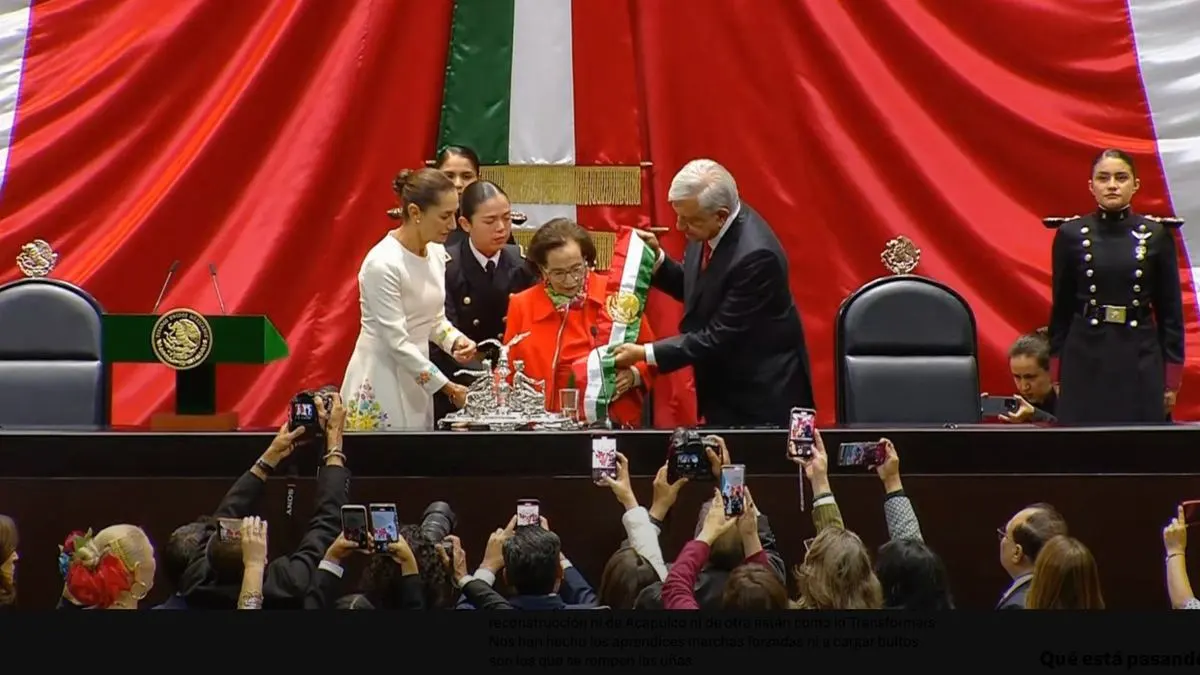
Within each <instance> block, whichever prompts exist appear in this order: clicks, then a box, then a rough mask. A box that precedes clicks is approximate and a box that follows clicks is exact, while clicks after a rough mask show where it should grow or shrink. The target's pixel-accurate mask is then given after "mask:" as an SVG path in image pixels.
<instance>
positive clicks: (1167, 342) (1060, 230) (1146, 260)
mask: <svg viewBox="0 0 1200 675" xmlns="http://www.w3.org/2000/svg"><path fill="white" fill-rule="evenodd" d="M1138 187H1139V182H1138V177H1137V169H1136V168H1135V167H1134V163H1133V158H1132V157H1130V156H1129V154H1128V153H1126V152H1124V151H1122V150H1115V149H1108V150H1104V151H1103V152H1101V153H1100V155H1099V156H1097V157H1096V159H1095V160H1094V161H1093V162H1092V169H1091V177H1090V179H1089V181H1088V188H1089V189H1090V190H1091V193H1092V197H1093V198H1095V200H1096V204H1097V208H1096V210H1095V211H1094V212H1092V213H1089V214H1087V215H1085V216H1075V217H1072V218H1048V219H1046V224H1047V226H1049V227H1055V228H1057V231H1056V232H1055V233H1054V245H1053V250H1052V261H1053V265H1052V266H1053V282H1052V283H1053V297H1052V300H1051V310H1050V324H1049V339H1050V359H1051V361H1050V373H1051V378H1052V379H1053V380H1054V381H1055V382H1057V383H1058V385H1059V393H1058V396H1059V400H1058V410H1057V416H1058V420H1059V422H1060V423H1063V424H1106V423H1117V424H1121V423H1125V424H1130V423H1154V422H1164V421H1167V420H1168V419H1169V416H1170V414H1171V412H1172V410H1173V409H1174V407H1175V400H1176V397H1177V396H1178V394H1179V387H1180V385H1181V383H1182V379H1183V363H1184V361H1183V357H1184V346H1183V345H1184V339H1183V293H1182V288H1181V286H1180V281H1179V259H1178V257H1177V256H1178V253H1177V248H1178V247H1177V245H1176V242H1175V236H1176V235H1175V230H1176V229H1178V227H1179V226H1180V225H1182V223H1183V221H1181V220H1178V219H1173V218H1154V217H1151V216H1146V215H1142V214H1138V213H1135V212H1134V211H1133V210H1132V208H1131V206H1130V202H1131V200H1132V199H1133V195H1134V194H1135V193H1136V192H1137V190H1138Z"/></svg>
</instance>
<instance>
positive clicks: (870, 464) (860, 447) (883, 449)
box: [838, 441, 888, 469]
mask: <svg viewBox="0 0 1200 675" xmlns="http://www.w3.org/2000/svg"><path fill="white" fill-rule="evenodd" d="M887 456H888V454H887V443H886V442H884V441H855V442H852V443H842V444H841V445H840V446H838V466H862V467H866V468H868V469H874V468H875V467H877V466H882V465H883V463H884V462H886V461H887Z"/></svg>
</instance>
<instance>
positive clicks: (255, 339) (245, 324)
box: [104, 314, 288, 415]
mask: <svg viewBox="0 0 1200 675" xmlns="http://www.w3.org/2000/svg"><path fill="white" fill-rule="evenodd" d="M158 318H159V315H157V314H105V315H104V361H105V363H159V362H160V361H159V359H158V356H156V355H155V352H154V335H153V333H154V324H155V323H156V322H157V321H158ZM204 319H205V320H206V321H207V322H208V325H209V327H211V328H212V351H211V352H210V353H209V355H208V357H207V358H206V359H204V361H203V362H201V363H200V364H199V365H197V366H195V367H193V368H189V369H187V370H176V371H175V413H176V415H216V414H217V366H219V365H221V364H225V363H241V364H263V365H265V364H267V363H270V362H272V361H277V360H279V359H282V358H284V357H286V356H287V355H288V347H287V342H286V341H284V339H283V336H282V335H280V334H279V331H278V330H277V329H276V328H275V326H274V325H273V324H272V323H271V320H270V319H268V318H267V317H265V316H261V315H258V316H253V315H250V316H230V315H218V316H205V317H204Z"/></svg>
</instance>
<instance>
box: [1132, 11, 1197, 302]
mask: <svg viewBox="0 0 1200 675" xmlns="http://www.w3.org/2000/svg"><path fill="white" fill-rule="evenodd" d="M1129 15H1130V19H1131V21H1132V23H1133V34H1134V40H1135V41H1136V43H1137V51H1138V61H1139V64H1140V66H1141V70H1142V82H1143V86H1145V88H1146V99H1147V100H1148V101H1149V102H1150V112H1151V117H1152V118H1153V121H1154V133H1155V136H1157V139H1158V152H1159V155H1160V157H1161V160H1162V165H1163V172H1164V173H1165V174H1166V180H1167V189H1168V190H1169V193H1170V197H1171V205H1172V207H1173V208H1174V210H1175V214H1176V215H1178V216H1179V217H1180V218H1183V219H1185V221H1186V223H1185V224H1184V226H1183V239H1184V244H1185V246H1186V247H1187V251H1188V260H1189V261H1191V262H1190V264H1191V265H1192V276H1193V279H1196V278H1197V277H1200V267H1197V263H1200V2H1197V0H1129Z"/></svg>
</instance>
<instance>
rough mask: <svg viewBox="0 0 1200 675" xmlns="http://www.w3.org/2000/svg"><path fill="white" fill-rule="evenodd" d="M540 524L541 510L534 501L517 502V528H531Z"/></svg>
mask: <svg viewBox="0 0 1200 675" xmlns="http://www.w3.org/2000/svg"><path fill="white" fill-rule="evenodd" d="M541 524H542V514H541V508H540V506H539V504H538V500H536V499H522V500H521V501H519V502H517V527H532V526H535V525H541Z"/></svg>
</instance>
